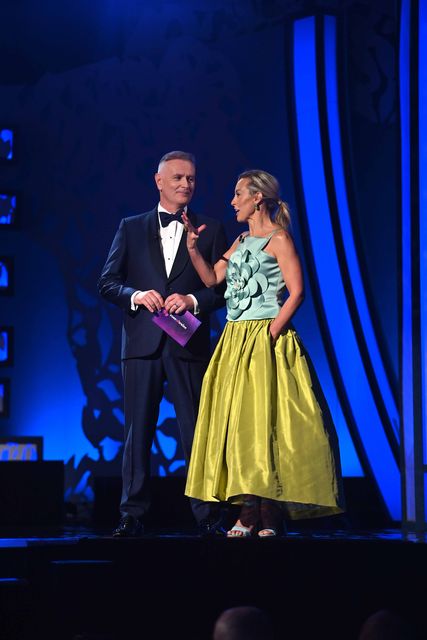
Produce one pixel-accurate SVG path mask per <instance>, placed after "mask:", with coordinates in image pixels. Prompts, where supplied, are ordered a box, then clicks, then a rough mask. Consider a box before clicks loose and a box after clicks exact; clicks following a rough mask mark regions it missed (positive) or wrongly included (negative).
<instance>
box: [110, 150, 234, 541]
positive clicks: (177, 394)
mask: <svg viewBox="0 0 427 640" xmlns="http://www.w3.org/2000/svg"><path fill="white" fill-rule="evenodd" d="M195 174H196V170H195V159H194V156H193V155H192V154H189V153H186V152H183V151H172V152H170V153H167V154H166V155H164V156H163V157H162V159H161V160H160V163H159V167H158V171H157V173H156V174H155V182H156V185H157V188H158V190H159V193H160V202H159V204H158V206H156V207H155V208H154V209H153V210H152V211H148V212H147V213H142V214H140V215H136V216H132V217H129V218H125V219H123V220H122V221H121V223H120V225H119V228H118V231H117V233H116V236H115V238H114V240H113V243H112V246H111V249H110V253H109V255H108V258H107V261H106V263H105V265H104V268H103V270H102V274H101V277H100V279H99V283H98V287H99V292H100V294H101V295H102V296H103V297H104V298H105V299H106V300H108V301H109V302H112V303H114V304H116V305H118V306H119V307H121V309H122V311H123V318H124V321H123V331H122V371H123V381H124V408H125V439H124V451H123V465H122V480H123V487H122V498H121V504H120V512H121V519H120V522H119V524H118V526H117V528H116V529H115V530H114V532H113V535H114V536H117V537H126V536H137V535H141V534H142V533H143V532H144V517H145V515H146V513H147V511H148V508H149V506H150V494H149V480H150V452H151V445H152V441H153V436H154V432H155V428H156V424H157V420H158V415H159V405H160V402H161V399H162V395H163V385H164V382H165V380H167V382H168V387H169V393H170V396H171V398H172V401H173V404H174V407H175V412H176V416H177V421H178V425H179V429H180V435H181V442H182V447H183V450H184V455H185V458H186V461H187V463H188V460H189V457H190V452H191V444H192V440H193V433H194V427H195V423H196V418H197V410H198V404H199V397H200V389H201V384H202V378H203V375H204V372H205V370H206V366H207V363H208V360H209V356H210V326H209V313H210V312H211V311H213V310H215V309H218V308H219V307H221V306H223V304H224V297H223V291H222V290H219V289H215V288H207V287H205V286H204V285H203V283H202V282H201V280H200V278H199V276H198V275H197V273H196V271H195V270H194V268H193V266H192V264H191V261H190V259H189V256H188V252H187V246H186V236H185V231H184V227H183V223H182V221H181V214H182V211H186V212H187V215H188V216H189V217H190V219H191V221H192V222H193V224H194V226H195V227H198V226H200V225H201V224H206V225H207V229H206V230H205V231H204V232H203V234H201V236H200V241H199V250H200V251H201V253H202V254H203V256H204V257H205V259H206V260H207V261H209V262H210V263H212V264H213V263H215V262H216V261H217V260H218V258H219V257H220V256H221V255H222V254H223V253H224V252H225V250H226V248H227V241H226V237H225V233H224V229H223V227H222V225H221V224H220V223H219V222H218V221H217V220H214V219H212V218H207V217H205V216H200V215H198V214H195V213H194V212H192V211H190V210H189V209H187V206H188V204H189V202H190V200H191V198H192V196H193V193H194V187H195V177H196V176H195ZM163 307H164V308H165V309H166V311H167V312H171V313H174V314H179V313H182V312H184V311H187V310H188V311H190V312H191V313H193V314H196V315H197V317H198V319H199V320H200V321H201V325H200V326H199V328H198V329H197V330H196V332H195V333H194V334H193V336H192V337H191V338H190V340H189V342H187V344H186V346H185V347H182V346H180V345H179V344H178V343H177V342H175V340H173V339H172V338H171V337H169V336H168V335H167V334H166V333H165V332H164V331H162V330H161V329H160V328H159V327H158V326H157V325H156V324H155V323H154V322H152V315H153V313H154V312H156V311H159V310H160V309H162V308H163ZM191 506H192V509H193V513H194V516H195V518H196V520H197V522H198V524H199V528H200V531H201V533H203V534H208V535H210V534H216V533H219V532H222V528H221V526H220V523H219V522H218V517H219V512H218V505H215V504H214V503H206V502H201V501H199V500H195V499H191Z"/></svg>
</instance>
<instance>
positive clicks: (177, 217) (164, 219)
mask: <svg viewBox="0 0 427 640" xmlns="http://www.w3.org/2000/svg"><path fill="white" fill-rule="evenodd" d="M183 213H184V209H178V211H177V212H176V213H166V211H159V216H160V224H161V225H162V227H167V226H168V224H170V223H171V222H174V221H175V222H180V223H181V224H183V222H182V214H183Z"/></svg>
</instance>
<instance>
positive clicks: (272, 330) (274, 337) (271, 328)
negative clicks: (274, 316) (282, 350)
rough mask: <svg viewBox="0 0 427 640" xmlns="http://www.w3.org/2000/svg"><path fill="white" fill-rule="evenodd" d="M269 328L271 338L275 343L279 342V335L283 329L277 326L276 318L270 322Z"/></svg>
mask: <svg viewBox="0 0 427 640" xmlns="http://www.w3.org/2000/svg"><path fill="white" fill-rule="evenodd" d="M268 330H269V332H270V338H271V340H272V342H273V344H275V343H276V342H277V339H278V337H279V336H280V334H281V333H282V331H281V330H280V329H277V326H276V325H275V324H274V320H272V321H271V322H270V326H269V327H268Z"/></svg>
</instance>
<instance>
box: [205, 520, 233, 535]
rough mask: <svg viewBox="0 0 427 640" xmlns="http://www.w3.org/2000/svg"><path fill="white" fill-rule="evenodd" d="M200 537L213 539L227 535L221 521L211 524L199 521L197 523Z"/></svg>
mask: <svg viewBox="0 0 427 640" xmlns="http://www.w3.org/2000/svg"><path fill="white" fill-rule="evenodd" d="M199 532H200V535H202V536H204V537H208V538H214V537H216V536H225V535H227V530H226V529H225V527H224V526H223V525H222V523H221V521H220V520H218V521H217V522H212V521H211V520H201V521H200V522H199Z"/></svg>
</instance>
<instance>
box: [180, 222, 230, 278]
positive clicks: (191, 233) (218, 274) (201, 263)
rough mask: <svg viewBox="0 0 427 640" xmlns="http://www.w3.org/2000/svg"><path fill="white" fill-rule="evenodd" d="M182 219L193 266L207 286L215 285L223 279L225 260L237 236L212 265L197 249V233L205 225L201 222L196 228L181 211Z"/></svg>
mask: <svg viewBox="0 0 427 640" xmlns="http://www.w3.org/2000/svg"><path fill="white" fill-rule="evenodd" d="M182 219H183V221H184V226H185V230H186V232H187V249H188V253H189V256H190V259H191V262H192V263H193V267H194V268H195V270H196V271H197V273H198V274H199V276H200V279H201V281H202V282H203V284H204V285H206V286H207V287H215V286H216V285H218V284H220V283H221V282H222V281H223V280H224V279H225V272H226V269H227V262H228V259H229V257H230V256H231V254H232V253H233V252H234V250H235V248H236V246H237V244H238V242H239V238H237V239H236V240H235V241H234V242H233V244H232V245H231V247H230V248H229V249H228V250H227V251H226V252H225V253H224V255H223V256H221V258H220V259H219V260H218V261H217V262H216V263H215V264H214V265H213V266H212V265H210V264H209V263H208V262H206V260H205V259H204V258H203V256H202V255H201V253H200V252H199V249H198V248H197V240H198V239H199V235H200V234H201V233H202V232H203V231H204V230H205V229H206V225H205V224H202V225H201V226H200V227H198V228H197V229H196V228H195V227H194V226H193V225H192V224H191V221H190V219H189V218H188V216H187V215H186V214H185V213H183V214H182Z"/></svg>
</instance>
